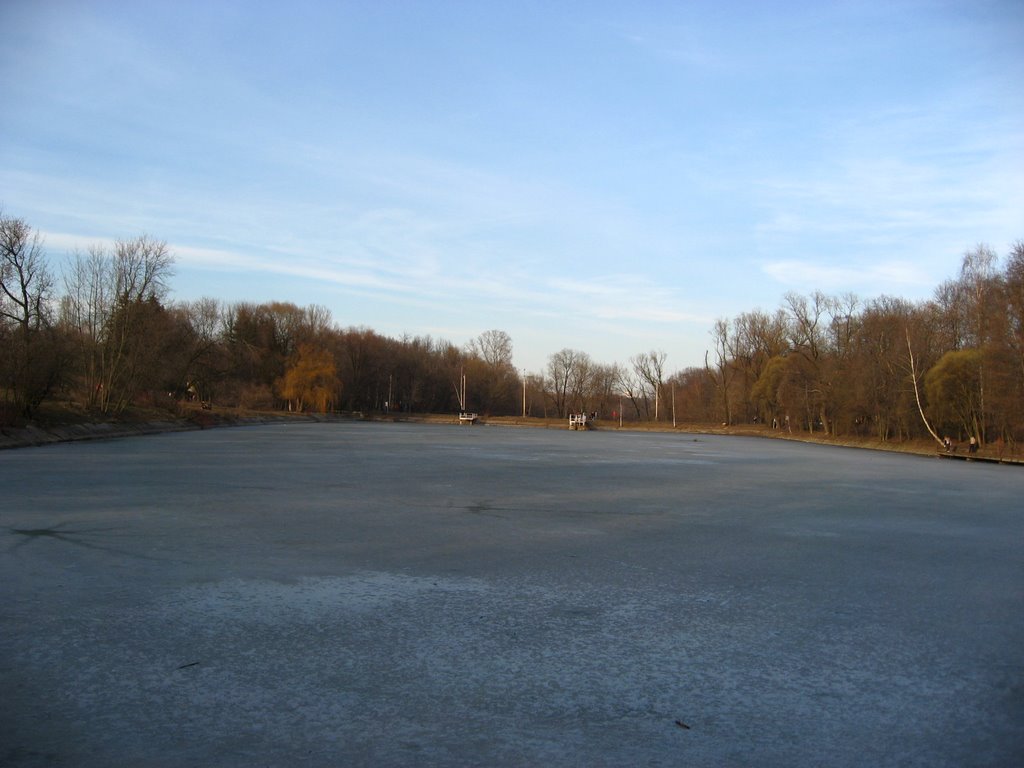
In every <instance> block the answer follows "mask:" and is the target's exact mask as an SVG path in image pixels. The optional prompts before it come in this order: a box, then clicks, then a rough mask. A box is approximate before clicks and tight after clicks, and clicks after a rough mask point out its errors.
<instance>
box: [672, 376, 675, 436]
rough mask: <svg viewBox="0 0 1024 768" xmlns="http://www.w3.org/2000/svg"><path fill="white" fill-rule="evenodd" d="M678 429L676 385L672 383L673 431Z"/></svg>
mask: <svg viewBox="0 0 1024 768" xmlns="http://www.w3.org/2000/svg"><path fill="white" fill-rule="evenodd" d="M675 428H676V383H675V382H674V381H673V382H672V429H675Z"/></svg>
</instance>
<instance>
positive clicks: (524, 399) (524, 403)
mask: <svg viewBox="0 0 1024 768" xmlns="http://www.w3.org/2000/svg"><path fill="white" fill-rule="evenodd" d="M523 418H524V419H525V418H526V369H525V368H523Z"/></svg>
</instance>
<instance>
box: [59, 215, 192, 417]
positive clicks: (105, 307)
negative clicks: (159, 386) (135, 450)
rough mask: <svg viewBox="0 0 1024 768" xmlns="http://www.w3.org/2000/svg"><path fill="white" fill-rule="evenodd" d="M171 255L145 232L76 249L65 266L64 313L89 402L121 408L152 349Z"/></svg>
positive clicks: (103, 408)
mask: <svg viewBox="0 0 1024 768" xmlns="http://www.w3.org/2000/svg"><path fill="white" fill-rule="evenodd" d="M173 263H174V260H173V257H172V256H171V254H170V252H169V251H168V249H167V244H166V243H165V242H163V241H160V240H154V239H152V238H150V237H148V236H145V235H143V236H141V237H136V238H133V239H131V240H119V241H117V242H116V243H115V244H114V248H113V251H112V252H108V251H106V250H105V249H103V248H102V247H98V246H97V247H94V248H91V249H90V250H89V253H88V255H87V256H82V255H81V254H76V256H75V259H74V261H73V262H72V264H71V266H70V269H69V270H68V271H67V272H65V275H64V279H65V286H66V288H67V295H66V297H65V302H64V305H63V313H64V319H65V321H66V322H67V324H68V325H69V326H70V327H71V328H73V329H74V330H75V331H76V335H77V345H78V348H79V361H80V366H81V367H80V371H81V375H82V378H83V382H84V384H85V388H86V400H87V404H88V405H89V406H95V407H97V408H99V410H101V411H102V412H104V413H108V412H118V411H121V410H123V409H124V408H125V407H126V406H127V405H128V404H129V403H130V402H131V399H132V397H133V396H134V395H135V393H136V391H137V389H138V387H139V385H140V377H141V376H142V374H144V373H145V372H146V369H147V366H146V365H144V361H145V360H144V359H145V357H146V356H149V355H151V354H152V352H153V351H154V342H155V341H157V339H155V338H149V339H147V338H146V335H147V331H148V330H151V329H152V327H153V326H152V321H153V320H154V319H155V317H156V315H155V314H154V313H155V312H158V311H159V310H161V309H162V306H161V304H160V302H161V300H163V299H164V298H165V296H166V294H167V290H168V283H167V281H168V279H169V278H170V275H171V271H172V267H173Z"/></svg>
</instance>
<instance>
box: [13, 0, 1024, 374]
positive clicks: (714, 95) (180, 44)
mask: <svg viewBox="0 0 1024 768" xmlns="http://www.w3.org/2000/svg"><path fill="white" fill-rule="evenodd" d="M0 28H2V29H3V30H4V35H3V36H4V44H3V46H0V99H2V103H3V104H4V105H5V109H4V116H3V119H2V120H0V205H2V206H3V208H4V211H5V212H6V213H7V214H8V215H15V216H20V217H23V218H25V219H27V220H28V221H29V222H30V223H31V224H32V225H33V226H34V227H36V228H37V229H39V230H40V231H41V232H42V233H43V235H44V237H45V239H46V244H47V249H48V252H49V253H50V254H51V256H53V258H54V260H55V261H59V259H61V258H62V257H63V256H64V255H65V254H66V253H68V252H70V251H72V250H73V249H75V248H78V249H82V250H84V249H86V248H87V247H89V246H90V245H91V244H94V243H103V242H109V241H112V240H114V239H117V238H127V237H133V236H135V235H137V234H141V233H148V234H150V235H153V236H155V237H157V238H160V239H164V240H166V241H167V242H168V243H169V245H170V246H171V249H172V251H173V253H174V254H175V256H176V258H177V264H176V275H175V277H174V280H173V288H174V294H173V296H174V298H176V299H180V300H186V299H194V298H198V297H200V296H213V297H215V298H219V299H223V300H226V301H235V300H252V301H267V300H283V301H293V302H295V303H297V304H300V305H305V304H312V303H316V304H322V305H325V306H327V307H328V308H329V309H330V310H331V312H332V314H333V317H334V320H335V321H336V322H337V323H338V324H340V325H343V326H348V325H364V326H368V327H371V328H373V329H375V330H377V331H378V332H381V333H385V334H388V335H393V336H399V335H402V334H404V333H409V334H412V335H425V334H430V335H432V336H435V337H439V338H445V339H448V340H450V341H452V342H454V343H456V344H460V345H461V344H463V343H465V342H466V341H467V340H469V339H471V338H473V337H475V336H476V335H478V334H480V333H481V332H483V331H486V330H488V329H492V328H497V329H501V330H504V331H507V332H508V333H509V334H510V335H511V336H512V339H513V342H514V345H515V362H516V364H517V365H518V366H520V367H523V368H528V369H529V370H531V371H535V370H539V369H540V368H541V367H542V366H543V365H544V364H545V362H546V360H547V357H548V355H550V354H551V353H553V352H556V351H558V350H560V349H562V348H563V347H572V348H575V349H580V350H583V351H585V352H587V353H589V354H590V355H591V356H592V357H593V358H594V359H595V360H597V361H599V362H606V363H611V362H620V363H626V362H627V361H628V359H629V357H630V356H632V355H635V354H637V353H639V352H645V351H647V350H663V351H665V352H666V353H667V354H668V359H667V363H666V366H667V368H668V370H670V371H671V370H677V369H681V368H684V367H687V366H689V365H700V364H702V363H703V359H704V351H705V350H706V349H707V348H708V346H709V344H710V336H709V330H710V328H711V326H712V324H713V322H714V320H715V319H716V318H718V317H732V316H735V315H736V314H738V313H740V312H743V311H748V310H752V309H755V308H762V309H766V310H773V309H774V308H776V307H777V306H779V305H780V302H781V299H782V296H783V295H784V294H785V293H786V292H787V291H791V290H794V291H798V292H803V293H809V292H811V291H813V290H815V289H820V290H823V291H825V292H827V293H845V292H853V293H855V294H857V295H858V296H860V297H862V298H871V297H874V296H878V295H880V294H883V293H886V294H893V295H899V296H903V297H906V298H909V299H922V298H927V297H929V296H930V295H931V293H932V291H933V289H934V288H935V287H936V286H937V285H938V283H940V282H941V281H942V280H944V279H947V278H949V277H952V276H954V275H955V274H956V272H957V270H958V268H959V263H960V257H961V255H962V253H963V252H964V251H966V250H969V249H971V248H973V247H974V246H975V245H976V244H977V243H979V242H985V243H988V244H989V245H990V246H991V247H993V248H994V249H995V250H996V252H997V253H999V254H1000V255H1003V254H1005V253H1006V252H1007V250H1008V248H1009V245H1010V244H1011V243H1012V242H1013V241H1014V240H1016V239H1019V238H1024V87H1021V84H1022V83H1024V3H1021V2H1019V1H1018V0H1010V1H1007V2H986V1H985V0H967V1H965V2H927V1H925V0H922V1H920V2H898V1H897V2H890V1H879V2H843V3H828V2H791V3H786V2H751V3H746V2H738V3H723V2H675V3H672V2H646V3H645V2H636V3H623V2H612V3H600V2H587V3H575V2H572V3H570V2H566V3H559V2H544V3H490V2H464V3H462V2H458V3H456V2H441V1H440V0H435V1H434V2H422V3H412V2H395V3H388V2H361V3H346V2H324V3H309V2H290V3H280V2H272V3H260V2H237V3H233V2H208V1H207V2H199V3H190V2H169V1H168V2H161V3H152V2H143V1H138V0H136V1H135V2H127V1H126V0H124V1H121V2H102V1H100V0H89V1H88V2H57V1H56V0H54V1H51V2H47V1H46V0H36V1H30V0H5V1H4V2H3V3H0Z"/></svg>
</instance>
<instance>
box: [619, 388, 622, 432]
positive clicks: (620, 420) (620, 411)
mask: <svg viewBox="0 0 1024 768" xmlns="http://www.w3.org/2000/svg"><path fill="white" fill-rule="evenodd" d="M619 429H622V395H621V394H620V395H619Z"/></svg>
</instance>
